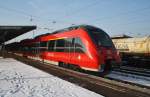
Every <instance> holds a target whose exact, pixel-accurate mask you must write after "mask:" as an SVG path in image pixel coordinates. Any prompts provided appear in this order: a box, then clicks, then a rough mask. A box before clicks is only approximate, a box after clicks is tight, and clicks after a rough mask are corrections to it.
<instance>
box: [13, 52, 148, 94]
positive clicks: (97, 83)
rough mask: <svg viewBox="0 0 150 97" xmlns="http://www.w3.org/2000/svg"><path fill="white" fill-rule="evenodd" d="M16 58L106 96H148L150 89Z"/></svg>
mask: <svg viewBox="0 0 150 97" xmlns="http://www.w3.org/2000/svg"><path fill="white" fill-rule="evenodd" d="M13 57H14V58H15V59H16V60H19V61H21V62H24V63H26V64H28V65H30V66H33V67H36V68H38V69H41V70H43V71H45V72H47V73H50V74H53V75H55V76H58V77H60V78H62V79H64V80H67V81H69V82H72V83H75V84H77V85H79V86H81V87H84V88H86V89H89V90H91V91H94V92H96V93H99V94H101V95H104V96H106V97H150V89H147V88H142V87H138V86H133V85H129V84H125V83H122V82H118V81H115V80H109V79H105V78H101V77H97V76H93V75H89V74H84V73H80V72H76V71H72V70H68V69H65V68H61V67H58V66H55V65H50V64H46V63H45V64H43V63H42V62H39V61H35V60H31V59H26V58H23V57H20V56H16V55H13Z"/></svg>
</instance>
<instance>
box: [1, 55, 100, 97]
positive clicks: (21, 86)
mask: <svg viewBox="0 0 150 97" xmlns="http://www.w3.org/2000/svg"><path fill="white" fill-rule="evenodd" d="M0 97H103V96H102V95H99V94H97V93H94V92H92V91H89V90H87V89H84V88H82V87H79V86H77V85H74V84H72V83H70V82H67V81H64V80H62V79H60V78H58V77H55V76H53V75H50V74H48V73H45V72H43V71H40V70H38V69H36V68H33V67H32V66H28V65H25V64H23V63H21V62H18V61H16V60H14V59H11V58H7V59H0Z"/></svg>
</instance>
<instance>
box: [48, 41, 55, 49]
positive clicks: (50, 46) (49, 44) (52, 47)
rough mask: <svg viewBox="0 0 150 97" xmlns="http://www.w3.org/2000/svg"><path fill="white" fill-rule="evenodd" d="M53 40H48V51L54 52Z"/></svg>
mask: <svg viewBox="0 0 150 97" xmlns="http://www.w3.org/2000/svg"><path fill="white" fill-rule="evenodd" d="M54 48H55V40H50V41H49V43H48V51H54V50H55V49H54Z"/></svg>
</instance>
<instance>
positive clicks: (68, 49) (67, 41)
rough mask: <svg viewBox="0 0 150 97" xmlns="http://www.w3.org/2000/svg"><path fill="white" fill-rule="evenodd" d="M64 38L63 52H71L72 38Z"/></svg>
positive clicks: (72, 46) (72, 47)
mask: <svg viewBox="0 0 150 97" xmlns="http://www.w3.org/2000/svg"><path fill="white" fill-rule="evenodd" d="M64 40H65V50H64V51H65V52H71V51H73V49H74V45H73V43H72V41H73V38H66V39H64Z"/></svg>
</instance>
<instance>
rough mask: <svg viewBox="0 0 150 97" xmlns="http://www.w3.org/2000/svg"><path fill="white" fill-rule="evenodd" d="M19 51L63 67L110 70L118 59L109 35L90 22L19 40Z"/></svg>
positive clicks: (99, 70)
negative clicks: (89, 23)
mask: <svg viewBox="0 0 150 97" xmlns="http://www.w3.org/2000/svg"><path fill="white" fill-rule="evenodd" d="M19 45H20V46H19V47H20V48H18V51H19V52H20V53H22V54H23V56H26V57H28V58H33V59H37V60H41V61H44V62H49V63H52V64H56V65H59V66H64V67H71V68H81V69H84V70H89V71H96V72H105V71H109V70H110V69H111V67H112V65H114V64H115V65H118V66H119V64H120V63H121V59H120V56H119V54H118V53H117V50H116V49H115V46H114V44H113V43H112V40H111V38H110V37H109V36H108V35H107V34H106V33H105V32H104V31H103V30H101V29H99V28H97V27H93V26H90V25H79V26H73V27H69V28H66V29H63V30H59V31H55V32H53V33H49V34H44V35H40V36H37V37H35V38H34V39H26V40H23V41H21V42H20V44H19Z"/></svg>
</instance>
